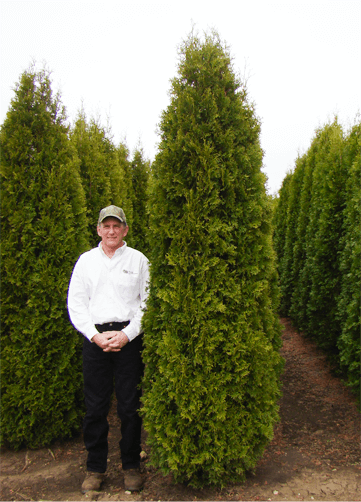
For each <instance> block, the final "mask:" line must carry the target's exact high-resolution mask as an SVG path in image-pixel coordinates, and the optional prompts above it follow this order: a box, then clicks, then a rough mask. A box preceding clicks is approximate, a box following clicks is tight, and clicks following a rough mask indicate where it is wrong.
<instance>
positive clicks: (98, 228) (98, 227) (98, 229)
mask: <svg viewBox="0 0 361 502" xmlns="http://www.w3.org/2000/svg"><path fill="white" fill-rule="evenodd" d="M97 232H98V235H99V237H101V236H102V235H101V233H100V225H98V226H97Z"/></svg>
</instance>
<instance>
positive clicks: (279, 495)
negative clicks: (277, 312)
mask: <svg viewBox="0 0 361 502" xmlns="http://www.w3.org/2000/svg"><path fill="white" fill-rule="evenodd" d="M282 322H283V324H284V326H285V330H284V333H283V339H284V344H283V349H282V353H283V356H284V357H285V360H286V365H285V372H284V375H283V398H282V400H281V403H280V405H281V409H280V410H281V411H280V413H281V422H280V423H279V424H278V426H277V427H276V430H275V437H274V439H273V441H272V442H271V444H270V445H269V447H268V448H267V450H266V452H265V455H264V456H263V458H262V459H261V461H260V462H259V464H258V467H257V469H256V471H255V473H253V474H250V475H249V476H248V478H247V480H246V482H245V483H244V484H239V485H232V486H229V487H227V488H226V489H224V490H218V489H215V488H208V489H204V490H194V489H191V488H188V487H186V486H183V485H180V484H173V483H172V479H171V476H168V477H163V476H162V475H161V474H160V473H159V472H157V471H156V470H154V469H152V468H151V467H150V466H149V464H148V462H147V460H145V462H143V465H142V469H143V472H144V475H145V486H144V490H143V491H142V492H141V493H134V494H130V493H127V492H125V491H124V485H123V479H122V475H121V472H120V466H119V458H118V446H117V443H118V441H119V432H118V426H119V424H118V419H117V417H116V414H115V410H114V409H112V411H111V414H110V417H109V419H110V425H111V429H110V438H109V439H110V450H109V468H108V472H107V479H106V482H105V483H104V486H103V488H102V491H101V492H91V493H88V494H87V495H82V494H81V492H80V486H81V483H82V480H83V477H84V471H85V459H86V452H85V450H84V447H83V443H82V439H81V437H79V438H78V439H75V440H72V441H68V442H66V443H55V444H54V445H52V446H51V447H50V448H43V449H40V450H26V449H24V450H21V451H19V452H12V451H9V450H6V449H3V450H2V451H1V472H0V482H1V491H0V499H1V500H3V501H6V500H8V501H10V500H11V501H14V500H17V501H28V500H29V501H39V500H49V501H61V500H69V501H76V500H79V501H85V500H99V501H116V500H134V501H140V500H153V501H158V500H164V501H165V500H172V501H176V500H179V501H187V500H224V501H226V500H241V501H247V500H266V501H268V500H271V501H281V500H282V501H284V500H286V501H294V500H315V501H318V500H327V501H334V500H335V501H336V500H338V501H361V466H360V458H361V450H360V414H359V412H358V410H357V406H356V400H355V398H354V397H353V396H352V395H351V394H350V392H349V391H348V389H347V388H345V386H344V385H343V384H342V383H341V382H340V380H339V379H337V378H335V377H333V376H332V374H331V372H330V369H329V365H328V364H327V361H326V358H325V356H324V355H323V354H322V352H320V351H319V350H318V349H317V348H316V347H315V345H314V344H313V343H312V342H311V341H310V340H308V339H306V338H304V337H303V336H302V335H301V334H299V333H298V332H297V331H296V330H295V329H294V328H293V327H292V325H291V323H290V322H289V321H288V320H287V319H282ZM144 448H145V451H147V447H146V446H144Z"/></svg>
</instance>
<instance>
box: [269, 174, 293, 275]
mask: <svg viewBox="0 0 361 502" xmlns="http://www.w3.org/2000/svg"><path fill="white" fill-rule="evenodd" d="M291 180H292V173H287V175H286V177H285V178H284V180H283V183H282V186H281V189H280V191H279V198H278V202H277V205H276V207H275V211H274V216H273V227H274V233H273V246H274V249H275V251H276V254H277V258H278V268H279V263H280V262H281V260H282V258H283V255H284V251H285V242H286V232H287V214H288V205H289V194H290V184H291Z"/></svg>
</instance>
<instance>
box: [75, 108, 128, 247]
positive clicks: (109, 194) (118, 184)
mask: <svg viewBox="0 0 361 502" xmlns="http://www.w3.org/2000/svg"><path fill="white" fill-rule="evenodd" d="M71 140H72V142H73V144H74V146H75V148H76V150H77V153H78V156H79V159H80V168H79V169H80V176H81V180H82V184H83V188H84V193H85V198H86V206H87V218H88V230H89V235H91V236H92V237H91V245H92V247H95V246H97V244H98V242H99V237H98V236H97V235H96V233H94V228H95V225H96V223H97V221H98V216H99V211H100V209H102V208H103V207H106V206H109V205H110V204H115V205H116V206H120V207H122V206H123V199H124V198H125V193H124V172H123V170H122V168H121V165H120V163H119V158H118V154H117V151H116V148H115V147H114V145H113V142H112V140H111V139H110V138H109V137H108V134H107V132H106V130H105V129H104V127H102V126H101V125H100V124H99V123H98V121H96V120H94V119H91V120H90V122H89V123H88V122H87V119H86V116H85V113H84V112H83V111H81V112H80V113H79V116H78V119H77V120H76V123H75V126H74V128H73V130H72V131H71Z"/></svg>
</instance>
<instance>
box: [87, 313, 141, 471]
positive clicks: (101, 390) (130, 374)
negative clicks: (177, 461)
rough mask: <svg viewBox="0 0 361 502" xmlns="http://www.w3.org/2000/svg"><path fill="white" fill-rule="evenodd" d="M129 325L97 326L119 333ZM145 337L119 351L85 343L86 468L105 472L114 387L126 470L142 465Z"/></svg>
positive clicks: (100, 329) (99, 329)
mask: <svg viewBox="0 0 361 502" xmlns="http://www.w3.org/2000/svg"><path fill="white" fill-rule="evenodd" d="M127 324H128V323H115V322H114V323H112V325H110V324H103V325H101V326H97V329H98V331H99V332H102V331H112V330H113V331H120V330H122V329H123V328H124V327H125V326H126V325H127ZM141 353H142V335H139V336H137V337H136V338H135V339H134V340H132V341H131V342H129V343H127V345H125V346H124V347H123V348H122V350H121V351H120V352H103V350H102V349H101V348H100V347H98V345H97V344H96V343H91V342H89V340H88V339H87V338H85V339H84V344H83V375H84V397H85V406H86V415H85V418H84V426H83V432H84V444H85V447H86V449H87V451H88V459H87V469H88V471H93V472H105V471H106V468H107V457H108V430H109V424H108V419H107V416H108V413H109V408H110V399H111V396H112V394H113V390H114V386H115V394H116V398H117V412H118V416H119V418H120V420H121V435H122V438H121V440H120V442H119V446H120V454H121V459H122V465H123V469H134V468H138V467H139V465H140V458H139V455H140V451H141V447H140V436H141V426H142V421H141V418H140V416H139V413H138V410H139V408H140V396H141V390H140V388H139V384H140V382H141V378H142V375H143V363H142V357H141Z"/></svg>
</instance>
